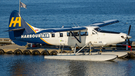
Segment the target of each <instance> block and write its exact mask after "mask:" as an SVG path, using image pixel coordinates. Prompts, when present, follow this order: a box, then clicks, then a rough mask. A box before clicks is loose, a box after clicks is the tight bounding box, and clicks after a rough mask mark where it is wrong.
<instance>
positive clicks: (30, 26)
mask: <svg viewBox="0 0 135 76" xmlns="http://www.w3.org/2000/svg"><path fill="white" fill-rule="evenodd" d="M26 23H27V22H26ZM27 24H28V23H27ZM28 25H29V27H30V28H31V29H32V30H33V31H34V32H35V33H37V32H36V31H35V30H34V28H33V27H32V26H31V25H30V24H28Z"/></svg>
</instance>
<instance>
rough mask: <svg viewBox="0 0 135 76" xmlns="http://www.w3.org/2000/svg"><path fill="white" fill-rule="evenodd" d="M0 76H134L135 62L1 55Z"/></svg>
mask: <svg viewBox="0 0 135 76" xmlns="http://www.w3.org/2000/svg"><path fill="white" fill-rule="evenodd" d="M0 58H1V59H0V76H134V75H135V73H134V72H135V70H134V69H135V65H134V64H135V61H134V59H132V60H122V59H116V60H115V61H114V62H111V61H105V62H92V61H68V60H67V61H66V60H48V59H44V57H43V56H30V55H28V56H26V55H0Z"/></svg>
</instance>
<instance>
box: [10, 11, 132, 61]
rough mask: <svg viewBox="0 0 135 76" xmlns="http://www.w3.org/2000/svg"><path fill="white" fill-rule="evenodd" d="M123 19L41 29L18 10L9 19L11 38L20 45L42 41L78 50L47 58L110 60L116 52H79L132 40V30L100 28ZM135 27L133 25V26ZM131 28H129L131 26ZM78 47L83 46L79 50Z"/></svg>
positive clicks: (41, 42)
mask: <svg viewBox="0 0 135 76" xmlns="http://www.w3.org/2000/svg"><path fill="white" fill-rule="evenodd" d="M118 22H119V20H107V21H103V22H100V23H94V24H91V25H88V26H78V27H68V28H66V27H61V28H44V29H43V28H37V27H34V26H32V25H30V24H29V23H27V22H26V21H25V20H24V19H23V18H22V17H21V15H20V14H19V12H18V11H17V10H14V11H12V13H11V15H10V18H9V30H8V32H9V37H10V39H11V40H12V41H13V42H14V43H15V44H17V45H20V46H25V45H27V43H40V44H46V45H58V46H61V45H64V46H70V47H71V48H72V49H73V50H74V53H73V54H70V55H65V54H64V55H61V54H60V55H55V56H45V59H63V60H86V61H106V60H114V59H115V58H117V56H116V55H109V54H106V55H103V54H94V55H93V54H91V53H89V54H87V55H84V54H80V53H79V52H80V51H81V50H82V49H83V48H85V47H89V48H90V49H91V47H104V46H107V45H111V44H117V43H121V42H125V40H127V39H128V40H129V39H130V38H131V36H129V33H130V30H129V33H128V34H126V33H121V32H112V31H105V30H101V29H100V27H103V26H107V25H110V24H114V23H118ZM130 28H131V26H130ZM130 28H129V29H130ZM76 47H81V49H80V50H79V51H76V49H75V48H76Z"/></svg>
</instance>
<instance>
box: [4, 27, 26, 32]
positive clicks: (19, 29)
mask: <svg viewBox="0 0 135 76" xmlns="http://www.w3.org/2000/svg"><path fill="white" fill-rule="evenodd" d="M21 30H25V28H18V29H11V30H7V31H5V32H9V31H21Z"/></svg>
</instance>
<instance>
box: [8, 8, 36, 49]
mask: <svg viewBox="0 0 135 76" xmlns="http://www.w3.org/2000/svg"><path fill="white" fill-rule="evenodd" d="M32 33H33V34H34V33H36V32H35V31H34V29H33V27H32V26H31V25H29V24H28V23H27V22H25V21H24V20H23V19H22V18H21V16H20V14H19V12H18V11H16V10H14V11H13V12H12V13H11V15H10V18H9V37H10V39H11V40H12V41H13V42H14V43H16V44H18V45H21V46H24V45H26V44H27V42H22V41H21V40H20V39H21V35H25V34H32ZM18 40H19V41H18Z"/></svg>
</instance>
